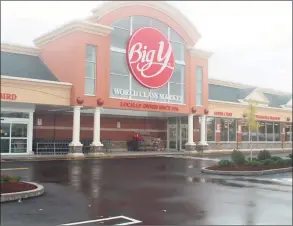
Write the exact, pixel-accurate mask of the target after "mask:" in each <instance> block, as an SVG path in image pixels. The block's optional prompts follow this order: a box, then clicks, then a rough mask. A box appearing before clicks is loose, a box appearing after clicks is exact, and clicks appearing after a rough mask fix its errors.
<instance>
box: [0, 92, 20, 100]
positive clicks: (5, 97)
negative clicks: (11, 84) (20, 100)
mask: <svg viewBox="0 0 293 226" xmlns="http://www.w3.org/2000/svg"><path fill="white" fill-rule="evenodd" d="M16 98H17V96H16V94H14V93H1V100H16Z"/></svg>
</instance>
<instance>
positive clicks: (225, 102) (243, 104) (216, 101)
mask: <svg viewBox="0 0 293 226" xmlns="http://www.w3.org/2000/svg"><path fill="white" fill-rule="evenodd" d="M208 101H209V102H215V103H222V104H235V105H242V106H248V103H236V102H230V101H222V100H212V99H209V100H208ZM257 107H259V108H265V109H272V110H281V111H289V112H292V109H284V108H276V107H265V106H261V105H260V106H257Z"/></svg>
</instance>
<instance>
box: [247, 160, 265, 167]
mask: <svg viewBox="0 0 293 226" xmlns="http://www.w3.org/2000/svg"><path fill="white" fill-rule="evenodd" d="M247 164H248V165H249V166H260V165H262V163H261V162H260V161H255V160H252V161H249V162H248V163H247Z"/></svg>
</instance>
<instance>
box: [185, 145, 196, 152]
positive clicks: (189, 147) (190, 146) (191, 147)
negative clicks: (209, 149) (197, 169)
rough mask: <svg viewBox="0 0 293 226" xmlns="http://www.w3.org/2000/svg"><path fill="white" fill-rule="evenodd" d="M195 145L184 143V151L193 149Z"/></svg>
mask: <svg viewBox="0 0 293 226" xmlns="http://www.w3.org/2000/svg"><path fill="white" fill-rule="evenodd" d="M195 150H196V145H195V144H185V151H195Z"/></svg>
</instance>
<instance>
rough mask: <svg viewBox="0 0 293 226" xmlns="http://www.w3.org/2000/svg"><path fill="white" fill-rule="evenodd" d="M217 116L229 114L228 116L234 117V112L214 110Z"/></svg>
mask: <svg viewBox="0 0 293 226" xmlns="http://www.w3.org/2000/svg"><path fill="white" fill-rule="evenodd" d="M214 115H215V116H227V117H232V112H222V111H215V112H214Z"/></svg>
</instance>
